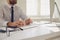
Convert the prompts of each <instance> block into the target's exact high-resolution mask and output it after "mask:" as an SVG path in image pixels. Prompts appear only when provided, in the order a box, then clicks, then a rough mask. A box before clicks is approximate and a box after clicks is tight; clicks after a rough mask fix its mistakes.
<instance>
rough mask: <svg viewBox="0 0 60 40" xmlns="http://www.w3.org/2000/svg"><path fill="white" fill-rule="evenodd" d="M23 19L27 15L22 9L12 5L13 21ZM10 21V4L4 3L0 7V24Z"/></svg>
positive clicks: (3, 24) (4, 24)
mask: <svg viewBox="0 0 60 40" xmlns="http://www.w3.org/2000/svg"><path fill="white" fill-rule="evenodd" d="M20 18H21V19H23V20H25V19H26V18H27V16H26V15H25V14H24V13H23V12H22V9H21V8H20V7H18V6H17V5H14V21H17V20H19V19H20ZM9 21H11V5H8V4H4V5H2V6H1V7H0V25H2V26H6V23H7V22H9Z"/></svg>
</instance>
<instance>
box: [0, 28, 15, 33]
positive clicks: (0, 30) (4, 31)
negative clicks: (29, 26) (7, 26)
mask: <svg viewBox="0 0 60 40" xmlns="http://www.w3.org/2000/svg"><path fill="white" fill-rule="evenodd" d="M14 31H15V30H10V31H9V32H14ZM6 32H7V31H6V30H3V29H0V33H6Z"/></svg>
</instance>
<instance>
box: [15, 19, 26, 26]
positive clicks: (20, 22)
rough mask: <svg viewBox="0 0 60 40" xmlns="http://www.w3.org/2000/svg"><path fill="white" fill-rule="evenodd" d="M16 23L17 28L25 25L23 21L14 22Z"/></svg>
mask: <svg viewBox="0 0 60 40" xmlns="http://www.w3.org/2000/svg"><path fill="white" fill-rule="evenodd" d="M16 23H17V24H18V25H17V26H18V27H19V26H20V27H21V26H24V25H25V23H24V21H22V20H21V21H16Z"/></svg>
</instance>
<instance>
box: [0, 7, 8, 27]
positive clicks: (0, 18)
mask: <svg viewBox="0 0 60 40" xmlns="http://www.w3.org/2000/svg"><path fill="white" fill-rule="evenodd" d="M3 13H4V12H3V9H2V7H0V26H7V22H8V21H5V19H4V17H3V16H4V14H3Z"/></svg>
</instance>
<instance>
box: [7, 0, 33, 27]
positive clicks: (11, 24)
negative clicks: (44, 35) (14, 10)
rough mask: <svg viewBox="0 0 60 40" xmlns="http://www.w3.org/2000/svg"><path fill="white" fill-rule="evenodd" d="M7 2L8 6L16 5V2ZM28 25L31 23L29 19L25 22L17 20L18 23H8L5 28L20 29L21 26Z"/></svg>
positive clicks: (12, 0)
mask: <svg viewBox="0 0 60 40" xmlns="http://www.w3.org/2000/svg"><path fill="white" fill-rule="evenodd" d="M7 1H8V4H10V5H15V4H17V0H7ZM30 23H32V20H31V19H30V18H29V19H26V20H25V21H22V20H18V21H15V22H8V23H7V26H16V27H21V26H24V25H29V24H30Z"/></svg>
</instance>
